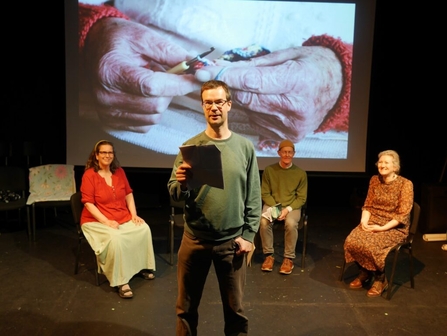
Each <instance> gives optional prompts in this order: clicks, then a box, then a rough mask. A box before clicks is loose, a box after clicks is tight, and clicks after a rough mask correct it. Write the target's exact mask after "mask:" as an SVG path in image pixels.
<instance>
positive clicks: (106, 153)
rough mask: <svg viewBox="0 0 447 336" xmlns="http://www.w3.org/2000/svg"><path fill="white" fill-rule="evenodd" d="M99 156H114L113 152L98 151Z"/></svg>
mask: <svg viewBox="0 0 447 336" xmlns="http://www.w3.org/2000/svg"><path fill="white" fill-rule="evenodd" d="M99 154H101V155H110V156H112V155H113V154H114V152H103V151H100V152H99Z"/></svg>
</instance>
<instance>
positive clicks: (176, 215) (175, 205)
mask: <svg viewBox="0 0 447 336" xmlns="http://www.w3.org/2000/svg"><path fill="white" fill-rule="evenodd" d="M170 205H171V220H173V221H174V224H175V226H178V227H182V226H184V218H183V212H184V207H185V201H173V200H172V198H171V201H170Z"/></svg>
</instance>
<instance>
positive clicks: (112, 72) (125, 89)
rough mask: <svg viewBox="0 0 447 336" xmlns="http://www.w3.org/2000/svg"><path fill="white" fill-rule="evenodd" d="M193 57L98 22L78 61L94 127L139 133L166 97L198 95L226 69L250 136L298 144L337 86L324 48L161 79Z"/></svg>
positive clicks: (131, 28)
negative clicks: (91, 100) (96, 123)
mask: <svg viewBox="0 0 447 336" xmlns="http://www.w3.org/2000/svg"><path fill="white" fill-rule="evenodd" d="M194 56H196V55H191V54H190V53H189V52H188V51H186V50H185V49H184V48H182V47H180V46H178V45H176V44H174V43H171V42H169V41H167V40H166V39H164V38H162V37H161V36H160V35H159V34H158V33H157V32H156V31H153V30H152V29H150V28H149V27H146V26H144V25H141V24H139V23H135V22H132V21H129V20H125V19H121V18H105V19H102V20H100V21H98V22H97V23H96V24H95V25H94V26H93V27H92V28H91V30H90V32H89V34H88V36H87V39H86V43H85V48H84V51H83V61H84V68H85V70H86V76H87V82H88V83H89V85H90V92H91V94H92V95H93V98H94V101H95V102H96V103H95V107H96V110H97V112H98V115H99V118H100V120H101V121H102V122H103V124H105V125H107V126H109V127H112V128H115V129H123V130H129V131H133V132H147V131H148V130H149V129H150V127H151V126H152V125H155V124H157V123H158V122H159V121H160V119H161V116H162V113H163V112H164V111H165V110H166V109H167V108H168V106H169V104H170V103H171V101H172V99H173V98H174V97H176V96H183V95H186V94H189V93H191V92H193V91H197V90H199V89H200V87H201V82H200V80H202V81H204V80H207V79H214V78H215V77H216V76H217V74H218V73H219V72H220V71H221V70H222V69H223V68H226V69H225V71H224V72H222V76H221V77H220V79H221V80H223V81H225V82H226V83H227V84H228V85H229V86H230V88H231V89H232V93H233V100H234V101H235V102H237V103H238V104H240V105H241V106H243V107H245V108H247V109H248V110H249V112H248V117H249V119H250V123H251V125H252V126H253V128H255V129H256V130H257V131H258V132H259V134H260V135H261V136H263V137H264V138H273V139H281V138H288V139H290V140H292V141H294V142H298V141H299V140H301V139H303V138H304V137H305V136H306V135H307V134H309V133H310V132H312V131H314V130H315V129H316V128H317V127H318V126H319V125H320V124H321V122H322V121H323V119H324V118H325V116H326V115H327V113H328V111H330V110H331V108H332V107H333V106H334V104H335V103H336V101H337V99H338V97H339V95H340V92H341V88H342V84H343V78H342V71H341V64H340V61H339V60H338V58H337V57H336V55H335V54H334V53H333V52H332V51H331V50H330V49H328V48H324V47H318V46H311V47H293V48H288V49H284V50H279V51H276V52H273V53H271V54H268V55H265V56H260V57H257V58H252V59H251V60H249V61H239V62H235V63H230V62H227V61H222V60H220V61H219V60H216V61H215V66H207V67H205V68H202V69H201V70H199V71H197V73H196V75H193V74H181V75H175V74H169V73H166V70H167V69H169V68H172V67H174V66H175V65H177V64H178V63H180V62H182V61H184V60H188V59H191V58H192V57H194ZM198 78H199V79H200V80H199V79H198Z"/></svg>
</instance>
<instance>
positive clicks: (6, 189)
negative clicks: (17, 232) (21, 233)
mask: <svg viewBox="0 0 447 336" xmlns="http://www.w3.org/2000/svg"><path fill="white" fill-rule="evenodd" d="M27 177H28V176H27V174H26V171H25V169H23V168H21V167H13V166H0V211H5V212H6V215H7V214H8V211H13V210H18V219H19V223H22V210H23V209H24V208H25V207H26V201H27V197H26V190H27ZM28 237H29V238H30V239H31V237H32V232H31V226H30V222H29V221H28Z"/></svg>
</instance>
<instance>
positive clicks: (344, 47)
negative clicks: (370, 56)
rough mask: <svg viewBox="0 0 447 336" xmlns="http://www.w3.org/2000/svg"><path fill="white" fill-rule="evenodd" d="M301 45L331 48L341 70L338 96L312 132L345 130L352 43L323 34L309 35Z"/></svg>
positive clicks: (347, 118)
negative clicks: (341, 84)
mask: <svg viewBox="0 0 447 336" xmlns="http://www.w3.org/2000/svg"><path fill="white" fill-rule="evenodd" d="M303 46H323V47H326V48H329V49H331V50H332V51H333V52H334V53H335V54H336V55H337V57H338V59H339V60H340V62H341V66H342V72H343V87H342V89H341V92H340V96H339V97H338V99H337V102H336V103H335V105H334V107H333V108H332V109H331V110H330V111H329V113H328V114H327V115H326V117H325V118H324V120H323V121H322V122H321V124H320V126H318V128H317V129H316V130H315V131H314V133H318V132H323V133H324V132H327V131H329V130H335V131H344V132H347V131H348V129H349V106H350V100H351V76H352V44H349V43H344V42H343V41H342V40H341V39H339V38H334V37H332V36H329V35H326V34H324V35H320V36H312V37H310V38H309V39H308V40H307V41H305V42H304V43H303Z"/></svg>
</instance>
